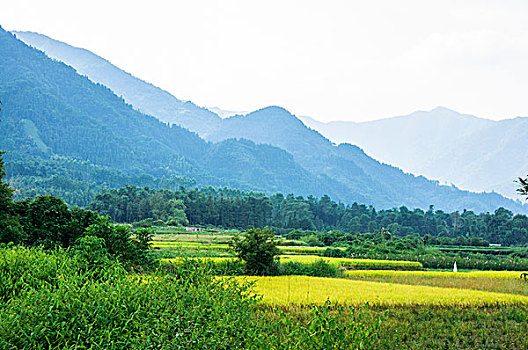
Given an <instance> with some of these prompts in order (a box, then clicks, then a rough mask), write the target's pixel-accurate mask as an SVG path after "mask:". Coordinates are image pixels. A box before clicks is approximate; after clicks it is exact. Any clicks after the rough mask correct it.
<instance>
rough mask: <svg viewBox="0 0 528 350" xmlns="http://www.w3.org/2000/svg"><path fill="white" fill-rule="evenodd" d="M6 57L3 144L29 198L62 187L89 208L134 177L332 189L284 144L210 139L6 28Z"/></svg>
mask: <svg viewBox="0 0 528 350" xmlns="http://www.w3.org/2000/svg"><path fill="white" fill-rule="evenodd" d="M0 59H1V60H2V65H1V66H0V96H1V100H2V102H3V107H4V109H3V111H2V116H1V117H2V120H1V127H2V131H3V132H2V133H1V134H0V148H1V149H5V150H7V151H8V154H7V155H6V167H7V170H8V175H9V178H10V181H11V182H12V184H13V185H15V186H16V187H17V188H19V192H20V195H32V194H37V193H54V194H57V195H61V196H64V198H65V199H66V200H67V201H68V202H69V203H71V204H80V205H86V204H88V202H89V199H90V198H89V196H90V195H92V196H93V194H94V192H93V190H94V189H95V190H99V189H101V188H102V187H106V186H111V187H113V186H122V185H124V184H128V183H133V184H143V185H149V186H154V187H164V186H168V187H169V188H178V187H179V186H180V185H192V184H197V185H215V186H218V185H229V186H234V187H239V188H243V189H257V190H261V191H268V192H275V191H284V192H295V193H300V194H309V193H317V194H319V195H322V194H324V192H323V191H328V192H332V189H331V188H329V186H327V185H326V184H325V182H322V181H320V180H318V179H317V178H316V177H315V176H313V175H312V174H310V173H309V172H307V171H306V170H304V169H303V168H302V167H300V166H299V165H297V164H296V163H295V162H294V160H293V158H292V157H291V155H289V154H288V153H286V152H285V151H283V150H280V149H277V148H274V147H271V146H261V145H255V144H254V143H252V142H249V141H241V142H239V141H235V140H232V141H229V142H224V143H220V144H211V143H209V142H206V141H204V140H202V139H201V138H200V137H198V136H197V135H196V134H194V133H191V132H189V131H188V130H186V129H183V128H181V127H178V126H175V125H171V126H169V125H167V124H165V123H162V122H160V121H159V120H158V119H156V118H154V117H151V116H147V115H144V114H142V113H140V112H138V111H136V110H134V109H133V108H132V106H130V105H127V104H125V103H124V101H123V100H122V99H121V98H119V97H117V96H116V95H115V94H114V93H113V92H112V91H110V90H109V89H108V88H106V87H104V86H102V85H99V84H94V83H93V82H91V81H90V80H89V79H88V78H86V77H82V76H80V75H78V74H77V73H76V72H75V70H74V69H72V68H71V67H68V66H66V65H65V64H63V63H61V62H57V61H53V60H51V59H49V58H48V57H47V56H46V55H45V54H43V53H42V52H41V51H38V50H36V49H33V48H29V47H28V46H26V45H25V44H24V43H22V42H21V41H19V40H17V39H15V37H14V36H13V35H12V34H10V33H7V32H5V31H3V30H0ZM220 156H222V157H223V158H219V157H220ZM226 157H227V159H226ZM220 160H222V161H220ZM285 174H288V175H289V176H285ZM84 189H87V190H88V192H85V191H84ZM92 198H93V197H92Z"/></svg>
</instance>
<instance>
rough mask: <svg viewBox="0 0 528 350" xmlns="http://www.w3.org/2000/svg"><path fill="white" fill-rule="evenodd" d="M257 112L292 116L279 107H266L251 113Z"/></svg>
mask: <svg viewBox="0 0 528 350" xmlns="http://www.w3.org/2000/svg"><path fill="white" fill-rule="evenodd" d="M257 112H265V113H273V114H287V115H292V114H291V113H290V112H289V111H288V110H287V109H285V108H283V107H281V106H268V107H264V108H261V109H259V110H257V111H255V112H253V113H257Z"/></svg>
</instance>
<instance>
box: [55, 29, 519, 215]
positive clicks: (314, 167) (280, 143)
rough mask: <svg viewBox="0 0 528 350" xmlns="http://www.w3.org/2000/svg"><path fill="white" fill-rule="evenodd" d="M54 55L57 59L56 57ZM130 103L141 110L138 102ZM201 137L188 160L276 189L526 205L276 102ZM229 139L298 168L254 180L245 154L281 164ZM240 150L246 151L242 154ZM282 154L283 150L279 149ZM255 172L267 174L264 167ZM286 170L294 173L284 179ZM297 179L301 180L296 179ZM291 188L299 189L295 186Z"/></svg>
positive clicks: (387, 200) (443, 204)
mask: <svg viewBox="0 0 528 350" xmlns="http://www.w3.org/2000/svg"><path fill="white" fill-rule="evenodd" d="M49 40H51V39H49ZM56 58H58V59H59V60H60V59H61V57H59V56H56ZM101 60H102V59H101ZM114 68H115V67H114ZM116 69H117V68H116ZM123 73H124V72H123ZM124 74H126V73H124ZM104 79H107V80H110V81H111V83H112V81H113V77H112V76H110V77H104ZM112 84H113V83H112ZM112 84H111V85H112ZM135 86H136V85H133V84H131V85H130V86H125V87H124V90H126V91H128V90H133V89H134V87H135ZM160 91H161V90H160ZM135 107H136V108H138V109H141V106H137V105H136V106H135ZM201 136H203V137H205V138H207V139H208V140H209V141H212V142H219V143H217V144H215V145H213V146H211V147H209V148H207V152H205V155H204V156H203V157H202V158H199V157H195V156H193V157H195V158H193V159H198V158H199V159H200V160H201V163H199V164H208V165H209V166H210V168H213V169H214V170H215V174H217V175H218V176H220V177H221V178H224V179H225V178H226V177H228V176H230V175H234V176H235V178H236V179H237V181H240V182H241V183H243V184H249V183H252V184H253V186H256V187H258V186H264V187H268V188H273V189H275V188H277V189H278V186H276V185H275V183H276V182H277V183H282V184H283V185H282V186H283V188H284V187H287V188H292V189H299V188H302V192H303V193H306V192H305V191H308V190H309V189H312V191H313V192H312V193H313V194H314V195H320V194H321V193H327V194H329V195H330V196H332V197H333V198H334V199H336V200H340V201H344V202H346V203H351V202H353V201H358V202H363V203H366V204H373V205H374V206H376V207H378V208H389V207H394V206H400V205H406V206H409V207H420V208H428V207H429V205H431V204H434V205H435V206H436V207H437V208H439V209H444V210H449V211H451V210H462V209H470V210H474V211H477V212H482V211H493V210H495V209H496V208H497V207H499V206H504V207H507V208H510V209H512V210H513V211H515V212H524V211H526V207H523V206H522V205H521V204H519V203H518V202H514V201H511V200H507V199H505V198H502V197H501V196H499V195H497V194H493V193H491V194H490V193H487V194H476V193H471V192H467V191H460V190H458V189H456V188H454V187H448V186H439V184H438V183H437V182H434V181H429V180H427V179H426V178H424V177H416V176H413V175H410V174H405V173H403V172H402V171H401V170H399V169H397V168H395V167H392V166H389V165H386V164H382V163H380V162H378V161H376V160H374V159H372V158H370V157H369V156H367V155H366V154H365V153H364V152H363V151H362V150H361V149H359V148H358V147H355V146H352V145H346V144H344V145H340V146H339V147H337V146H335V145H333V144H332V143H331V142H330V141H329V140H328V139H326V138H325V137H323V136H322V135H321V134H319V133H318V132H317V131H314V130H311V129H309V128H307V127H306V126H305V125H304V124H303V123H302V122H301V121H300V120H299V119H298V118H296V117H295V116H293V115H291V114H290V113H289V112H288V111H286V110H285V109H283V108H280V107H268V108H264V109H262V110H259V111H255V112H252V113H249V114H247V115H245V116H234V117H230V118H227V119H219V120H218V122H217V123H216V122H215V123H214V125H213V124H212V125H211V127H210V128H209V129H208V130H207V131H206V132H204V133H203V134H201ZM234 138H244V139H248V140H251V141H253V142H254V143H256V144H259V145H261V146H260V147H264V146H262V145H266V144H267V145H272V146H276V147H280V148H282V149H283V150H285V151H287V152H289V153H290V154H291V155H292V156H293V158H292V159H290V160H287V159H285V158H283V161H285V162H286V163H287V164H295V165H296V166H299V165H300V167H298V168H296V167H295V166H293V165H292V166H291V167H290V169H289V170H288V169H287V168H283V167H282V165H281V166H279V168H282V169H283V174H284V176H283V177H281V176H280V174H279V173H278V171H275V173H274V174H275V178H274V179H268V176H267V175H265V176H262V177H261V178H260V179H256V178H255V175H256V174H258V173H259V172H255V171H254V170H253V169H249V167H248V166H247V164H249V160H250V159H252V158H253V157H257V156H258V157H259V159H261V162H259V164H260V165H261V167H262V169H266V168H267V167H268V166H269V167H271V169H273V167H274V165H277V164H281V162H282V161H280V162H279V161H277V160H276V159H275V158H270V159H273V160H270V161H269V162H267V161H266V157H268V156H269V154H270V153H269V152H261V151H260V150H261V149H259V150H258V151H257V149H256V148H255V149H253V150H254V151H252V152H249V151H248V150H247V147H257V146H256V145H254V144H253V143H248V144H245V143H244V142H245V141H234V140H230V139H234ZM265 147H268V146H265ZM226 148H228V149H226ZM239 152H243V153H239ZM271 153H273V152H271ZM279 153H280V152H277V154H279ZM241 154H245V155H244V156H241ZM284 155H287V153H286V152H284ZM232 161H234V162H237V164H239V165H240V167H241V168H242V169H246V171H245V172H244V173H243V174H242V173H240V172H238V169H233V168H232V167H231V163H230V162H232ZM244 164H246V165H244ZM203 166H205V165H203ZM240 170H241V169H240ZM260 173H261V174H266V171H264V170H263V171H261V172H260ZM290 173H291V174H292V176H293V178H292V179H291V181H290V182H288V178H289V176H288V175H290ZM301 174H303V175H302V176H301ZM300 178H303V180H300V181H299V179H300ZM202 179H203V177H202ZM256 182H258V183H256ZM285 182H288V186H290V185H291V183H292V182H293V183H295V185H292V186H291V187H288V186H286V185H285ZM230 184H231V183H230ZM259 189H260V188H259ZM293 192H296V193H299V191H293Z"/></svg>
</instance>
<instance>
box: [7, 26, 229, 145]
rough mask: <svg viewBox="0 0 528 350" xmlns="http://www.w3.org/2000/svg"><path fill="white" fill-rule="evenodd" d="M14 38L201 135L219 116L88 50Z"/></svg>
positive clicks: (28, 36) (23, 35)
mask: <svg viewBox="0 0 528 350" xmlns="http://www.w3.org/2000/svg"><path fill="white" fill-rule="evenodd" d="M14 33H15V35H16V37H17V38H19V39H20V40H22V41H23V42H25V43H27V44H28V45H30V46H33V47H35V48H38V49H39V50H41V51H44V52H45V53H46V54H47V55H48V56H49V57H51V58H53V59H56V60H59V61H62V62H64V63H66V64H67V65H69V66H72V67H74V68H75V69H76V70H77V72H78V73H79V74H81V75H85V76H87V77H88V78H89V79H90V80H92V81H93V82H95V83H100V84H103V85H105V86H106V87H108V88H109V89H110V90H112V91H113V92H114V93H115V94H116V95H118V96H121V97H123V99H124V100H125V101H126V102H127V103H129V104H131V105H132V106H134V107H135V108H137V109H138V110H139V111H141V112H143V113H145V114H148V115H155V116H156V117H157V118H158V119H159V120H161V121H164V122H166V123H171V124H176V125H180V126H183V127H184V128H187V129H189V130H191V131H195V132H198V133H199V134H200V135H207V132H208V130H209V129H210V128H213V127H214V125H215V124H216V123H218V122H219V120H220V117H219V116H218V115H217V114H215V113H214V112H211V111H210V110H208V109H206V108H202V107H199V106H197V105H195V104H194V103H192V102H190V101H182V100H179V99H177V98H175V97H174V96H172V95H171V94H169V93H168V92H166V91H164V90H162V89H160V88H157V87H155V86H154V85H152V84H149V83H147V82H145V81H143V80H141V79H139V78H136V77H134V76H132V75H131V74H129V73H127V72H124V71H122V70H121V69H119V68H117V67H115V66H114V65H112V64H111V63H110V62H108V61H107V60H105V59H103V58H101V57H99V56H97V55H95V54H93V53H92V52H90V51H88V50H84V49H81V48H76V47H72V46H70V45H68V44H65V43H63V42H60V41H57V40H53V39H51V38H49V37H47V36H45V35H42V34H37V33H33V32H14Z"/></svg>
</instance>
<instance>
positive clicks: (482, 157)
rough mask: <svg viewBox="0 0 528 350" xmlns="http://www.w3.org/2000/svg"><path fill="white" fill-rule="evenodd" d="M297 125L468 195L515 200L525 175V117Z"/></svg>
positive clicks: (423, 116) (448, 116)
mask: <svg viewBox="0 0 528 350" xmlns="http://www.w3.org/2000/svg"><path fill="white" fill-rule="evenodd" d="M303 120H304V121H305V123H306V124H307V125H310V126H311V127H313V128H314V129H316V130H319V131H320V132H321V133H322V134H323V135H325V136H327V137H328V138H330V139H331V140H332V141H334V142H353V143H355V144H357V145H359V146H360V147H362V148H364V149H365V151H366V152H367V153H368V154H370V155H372V156H373V157H374V158H376V159H379V160H381V161H384V162H387V163H390V164H394V165H396V166H398V167H401V168H403V169H405V170H406V171H409V172H412V173H415V174H423V175H424V176H427V177H429V178H434V179H439V180H440V181H442V182H447V183H454V184H456V185H457V186H460V187H462V188H465V189H469V190H473V191H492V190H495V191H497V192H499V193H501V194H503V195H506V196H509V197H511V198H518V195H517V193H516V188H517V185H516V184H515V183H514V180H515V179H516V178H517V177H519V176H523V175H525V174H527V173H528V158H527V157H526V151H525V150H526V149H528V138H527V135H528V118H516V119H509V120H502V121H492V120H487V119H481V118H477V117H474V116H471V115H465V114H460V113H457V112H455V111H452V110H449V109H447V108H442V107H438V108H435V109H433V110H431V111H428V112H424V111H420V112H415V113H412V114H410V115H408V116H401V117H394V118H388V119H381V120H376V121H371V122H364V123H353V122H330V123H321V122H317V121H315V120H313V119H311V118H303Z"/></svg>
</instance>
